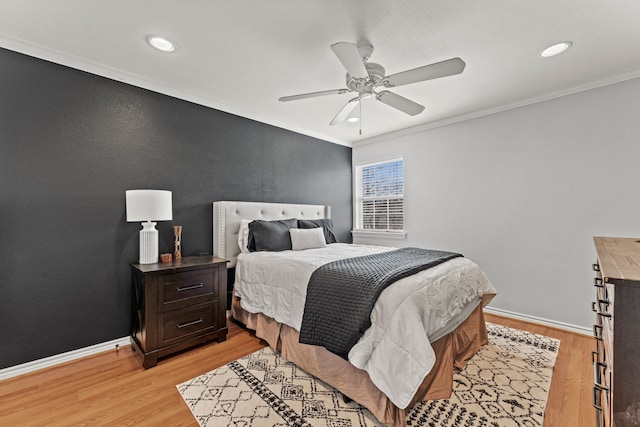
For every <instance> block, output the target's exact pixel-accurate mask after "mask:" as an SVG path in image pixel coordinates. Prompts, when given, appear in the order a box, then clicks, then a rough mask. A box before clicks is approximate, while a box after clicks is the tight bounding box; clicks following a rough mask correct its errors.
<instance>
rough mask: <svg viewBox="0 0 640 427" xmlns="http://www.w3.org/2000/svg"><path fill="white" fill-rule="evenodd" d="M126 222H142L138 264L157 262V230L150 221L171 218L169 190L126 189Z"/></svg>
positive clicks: (168, 219) (154, 224)
mask: <svg viewBox="0 0 640 427" xmlns="http://www.w3.org/2000/svg"><path fill="white" fill-rule="evenodd" d="M126 193H127V222H142V230H140V261H139V262H140V264H154V263H156V262H158V230H157V229H156V223H155V222H152V221H170V220H172V219H173V209H172V207H171V191H166V190H127V192H126Z"/></svg>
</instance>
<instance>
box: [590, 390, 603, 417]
mask: <svg viewBox="0 0 640 427" xmlns="http://www.w3.org/2000/svg"><path fill="white" fill-rule="evenodd" d="M598 392H600V393H602V390H600V389H599V388H596V387H593V396H592V398H591V404H592V405H593V407H594V408H596V409H597V410H598V411H602V406H601V405H600V399H598V397H597V393H598ZM599 397H602V394H600V396H599Z"/></svg>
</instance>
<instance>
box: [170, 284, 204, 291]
mask: <svg viewBox="0 0 640 427" xmlns="http://www.w3.org/2000/svg"><path fill="white" fill-rule="evenodd" d="M203 286H204V285H203V284H202V283H198V284H197V285H191V286H178V287H177V288H176V291H178V292H182V291H190V290H191V289H200V288H202V287H203Z"/></svg>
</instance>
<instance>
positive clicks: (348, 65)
mask: <svg viewBox="0 0 640 427" xmlns="http://www.w3.org/2000/svg"><path fill="white" fill-rule="evenodd" d="M331 49H332V50H333V53H335V54H336V56H337V57H338V59H339V60H340V62H342V65H343V66H344V68H345V69H346V70H347V72H348V73H349V74H351V77H355V78H356V79H366V78H367V77H369V73H367V69H366V68H365V66H364V62H362V57H361V56H360V52H358V46H356V45H355V44H353V43H347V42H340V43H335V44H332V45H331Z"/></svg>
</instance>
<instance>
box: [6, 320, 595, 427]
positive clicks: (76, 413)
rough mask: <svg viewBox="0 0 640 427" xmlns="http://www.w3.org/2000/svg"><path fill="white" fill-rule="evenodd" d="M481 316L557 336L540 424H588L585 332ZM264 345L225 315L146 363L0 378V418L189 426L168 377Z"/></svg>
mask: <svg viewBox="0 0 640 427" xmlns="http://www.w3.org/2000/svg"><path fill="white" fill-rule="evenodd" d="M486 318H487V321H490V322H493V323H499V324H503V325H506V326H510V327H514V328H518V329H524V330H528V331H531V332H535V333H539V334H543V335H547V336H550V337H554V338H558V339H560V340H561V341H562V344H561V345H560V352H559V354H558V360H557V362H556V367H555V372H554V376H553V381H552V384H551V391H550V395H549V402H548V405H547V411H546V415H545V423H544V426H545V427H555V426H562V427H572V426H576V427H577V426H580V427H582V426H593V425H595V415H594V411H593V408H592V406H591V386H592V384H593V368H592V367H591V363H590V360H591V350H592V347H593V339H592V338H590V337H587V336H583V335H578V334H573V333H569V332H565V331H562V330H558V329H554V328H549V327H545V326H541V325H537V324H532V323H526V322H520V321H516V320H512V319H507V318H503V317H499V316H494V315H489V314H487V315H486ZM264 345H265V343H264V342H262V341H261V340H259V339H258V338H256V337H255V336H254V335H253V334H251V333H250V332H248V331H246V330H244V329H242V328H241V327H240V326H238V325H237V324H236V323H234V322H232V321H229V335H228V338H227V341H225V342H223V343H219V344H218V343H213V344H208V345H203V346H199V347H196V348H193V349H191V350H188V351H185V352H183V353H179V354H176V355H173V356H170V357H167V358H165V359H161V360H160V361H159V363H158V366H156V367H154V368H151V369H149V370H146V371H145V370H143V369H142V368H141V365H140V363H139V361H138V359H136V358H135V356H134V355H133V352H132V351H131V349H130V347H128V346H127V347H124V348H121V349H120V350H119V351H116V350H115V349H114V350H113V351H107V352H104V353H100V354H97V355H93V356H90V357H86V358H83V359H79V360H76V361H72V362H68V363H65V364H62V365H58V366H55V367H52V368H47V369H43V370H41V371H38V372H34V373H29V374H25V375H22V376H20V377H16V378H11V379H8V380H5V381H1V382H0V425H2V426H38V427H40V426H102V425H109V426H112V425H114V426H120V425H122V426H134V425H135V426H165V427H174V426H189V427H197V426H198V424H197V423H196V421H195V419H194V418H193V416H192V415H191V412H190V410H189V408H187V406H186V405H185V404H184V402H183V401H182V398H181V397H180V394H179V393H178V391H177V389H176V384H179V383H181V382H184V381H186V380H188V379H190V378H193V377H195V376H197V375H199V374H202V373H204V372H207V371H210V370H212V369H215V368H217V367H219V366H222V365H224V364H227V363H229V362H231V361H233V360H236V359H238V358H240V357H242V356H244V355H246V354H249V353H252V352H254V351H256V350H258V349H260V348H261V347H264Z"/></svg>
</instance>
